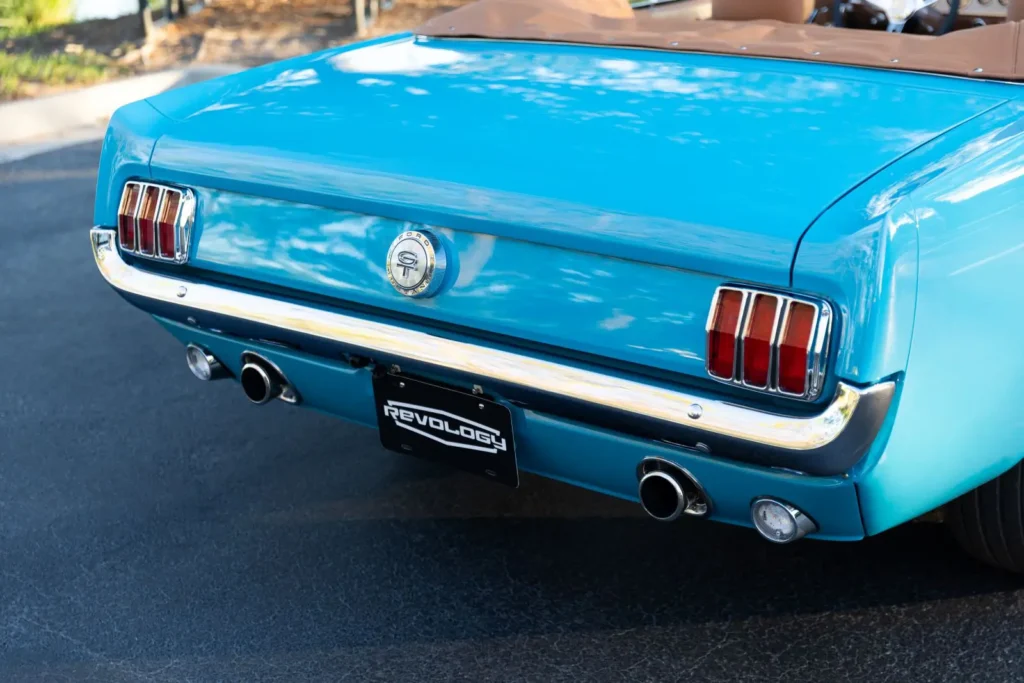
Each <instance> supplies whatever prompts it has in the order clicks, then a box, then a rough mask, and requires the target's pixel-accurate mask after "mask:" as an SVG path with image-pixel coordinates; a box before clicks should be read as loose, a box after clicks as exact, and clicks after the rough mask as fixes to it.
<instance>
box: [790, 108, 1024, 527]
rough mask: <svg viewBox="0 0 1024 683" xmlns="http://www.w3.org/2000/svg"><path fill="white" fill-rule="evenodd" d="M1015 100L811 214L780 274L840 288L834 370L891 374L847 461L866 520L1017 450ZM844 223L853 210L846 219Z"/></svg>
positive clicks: (1019, 125) (937, 498) (1020, 159)
mask: <svg viewBox="0 0 1024 683" xmlns="http://www.w3.org/2000/svg"><path fill="white" fill-rule="evenodd" d="M1022 114H1024V105H1022V104H1021V102H1019V101H1013V102H1008V103H1006V104H1004V105H1003V106H1001V107H998V108H996V109H993V110H992V111H990V112H987V113H986V114H984V115H982V116H979V117H977V118H976V119H974V120H972V121H970V122H969V123H967V124H965V125H963V126H961V127H960V128H958V129H956V130H954V131H952V132H950V133H949V134H947V135H946V136H944V137H942V138H940V139H938V140H936V141H934V142H932V143H929V144H927V145H924V146H923V147H921V148H920V149H918V150H917V151H915V152H914V153H913V154H911V155H908V156H907V157H904V158H903V159H901V160H900V161H898V162H897V163H895V164H893V165H892V166H891V167H889V168H888V169H886V170H885V171H884V172H883V173H881V174H879V175H878V176H877V177H875V178H873V179H872V180H871V181H870V182H868V183H865V184H864V185H863V186H861V187H860V188H858V189H857V190H855V191H854V192H852V193H851V194H850V195H849V196H847V197H846V198H844V200H843V201H842V202H840V203H839V204H838V205H837V206H836V207H834V208H833V209H832V210H830V211H829V212H828V213H827V214H826V215H825V216H824V217H823V218H822V219H821V220H820V221H819V222H818V223H816V224H815V225H814V226H813V227H812V228H811V229H810V231H809V232H808V233H807V235H806V236H805V238H804V241H803V243H802V245H801V248H800V250H799V252H798V254H797V257H796V259H795V263H794V276H793V284H794V286H795V287H798V288H807V289H811V290H812V291H820V292H823V293H825V294H826V295H828V296H830V297H832V298H834V299H835V300H837V301H840V302H842V303H841V308H842V311H843V313H844V315H845V317H846V319H847V320H848V321H849V324H848V325H847V327H846V328H845V330H844V333H843V336H842V338H841V339H840V342H839V344H840V346H839V349H840V350H839V352H838V357H837V358H836V368H835V371H836V374H837V375H839V376H840V377H845V378H847V379H850V380H852V381H857V380H861V381H876V380H877V379H880V378H883V377H887V376H898V377H901V382H900V384H901V386H900V391H899V395H898V397H897V401H895V402H894V407H893V408H891V411H892V412H891V414H890V416H889V424H888V426H887V430H886V431H887V433H883V435H882V436H881V437H880V438H879V439H878V441H877V442H876V443H875V445H874V447H873V448H872V450H871V451H870V452H869V454H868V455H867V457H865V459H864V460H863V461H862V462H861V463H860V464H859V465H858V466H857V467H856V468H855V469H854V471H853V472H851V475H852V478H853V480H854V481H855V482H856V485H857V490H858V493H859V495H860V499H861V505H862V510H863V515H864V523H865V528H866V532H867V533H868V534H875V533H879V532H881V531H884V530H885V529H888V528H890V527H893V526H895V525H897V524H900V523H902V522H905V521H907V520H909V519H912V518H914V517H916V516H919V515H921V514H923V513H925V512H928V511H930V510H932V509H934V508H935V507H937V506H940V505H942V504H944V503H946V502H948V501H950V500H952V499H953V498H955V497H957V496H959V495H960V494H962V493H965V492H967V491H969V490H971V489H973V488H975V487H976V486H979V485H981V484H983V483H985V482H987V481H989V480H991V479H993V478H995V477H996V476H998V475H1000V474H1002V473H1003V472H1005V471H1006V470H1007V469H1009V468H1010V467H1012V466H1013V465H1015V464H1016V463H1017V462H1019V461H1020V460H1021V458H1022V456H1024V420H1021V418H1020V405H1019V401H1018V400H1016V399H1017V397H1018V395H1019V393H1020V384H1021V378H1022V377H1024V357H1022V356H1021V355H1020V354H1018V353H1015V351H1016V349H1017V348H1018V347H1019V344H1020V339H1021V338H1022V335H1024V322H1022V320H1021V319H1020V316H1019V312H1020V311H1021V310H1022V306H1024V287H1022V285H1024V248H1022V247H1024V242H1022V240H1024V237H1022V235H1024V233H1022V226H1024V118H1022ZM851 224H852V225H862V226H863V227H861V228H860V229H858V230H850V226H851Z"/></svg>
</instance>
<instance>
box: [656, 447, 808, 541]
mask: <svg viewBox="0 0 1024 683" xmlns="http://www.w3.org/2000/svg"><path fill="white" fill-rule="evenodd" d="M637 477H638V478H639V480H640V483H639V486H638V493H639V496H640V505H641V506H642V507H643V509H644V511H645V512H646V513H647V514H648V515H650V516H651V517H653V518H654V519H657V520H659V521H662V522H672V521H674V520H677V519H679V518H680V517H682V516H683V515H689V516H692V517H706V516H707V515H708V513H709V512H711V499H710V498H709V497H708V494H707V492H706V491H705V490H704V487H703V486H701V484H700V482H699V481H697V478H696V477H694V476H693V474H691V473H690V471H689V470H687V469H685V468H683V467H680V466H679V465H676V464H675V463H673V462H670V461H668V460H664V459H662V458H645V459H644V460H643V461H642V462H641V463H640V465H639V467H637ZM750 521H751V522H752V523H753V525H754V528H755V529H756V530H757V532H758V533H759V534H760V535H761V536H762V537H763V538H765V539H767V540H769V541H771V542H772V543H792V542H793V541H797V540H799V539H801V538H803V537H804V536H806V535H807V534H809V533H812V532H814V531H817V530H818V527H817V525H816V524H815V523H814V521H813V520H811V518H810V517H808V516H807V515H806V514H804V513H803V512H802V511H801V510H799V509H798V508H796V507H794V506H792V505H790V504H789V503H786V502H783V501H781V500H777V499H775V498H770V497H767V496H762V497H759V498H755V499H754V501H753V502H752V503H751V505H750Z"/></svg>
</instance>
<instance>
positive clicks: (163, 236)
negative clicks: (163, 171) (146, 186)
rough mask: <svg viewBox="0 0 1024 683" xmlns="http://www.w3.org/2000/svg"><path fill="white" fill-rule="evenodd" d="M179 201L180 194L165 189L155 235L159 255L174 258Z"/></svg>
mask: <svg viewBox="0 0 1024 683" xmlns="http://www.w3.org/2000/svg"><path fill="white" fill-rule="evenodd" d="M180 203H181V194H180V193H178V192H177V191H175V190H167V192H166V194H165V195H164V205H163V206H162V207H160V218H159V220H157V223H156V227H157V235H158V236H159V237H158V240H157V241H158V242H159V244H158V245H157V247H158V248H159V250H160V256H163V257H166V258H174V230H175V225H176V219H177V217H178V205H179V204H180Z"/></svg>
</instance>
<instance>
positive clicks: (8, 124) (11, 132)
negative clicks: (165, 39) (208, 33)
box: [0, 64, 245, 146]
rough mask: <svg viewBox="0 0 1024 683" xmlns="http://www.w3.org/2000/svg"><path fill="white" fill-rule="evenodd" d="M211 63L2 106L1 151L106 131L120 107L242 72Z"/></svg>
mask: <svg viewBox="0 0 1024 683" xmlns="http://www.w3.org/2000/svg"><path fill="white" fill-rule="evenodd" d="M244 68H245V67H241V66H236V65H233V64H210V65H203V66H192V67H187V68H184V69H169V70H167V71H158V72H156V73H151V74H144V75H142V76H133V77H131V78H125V79H122V80H118V81H111V82H109V83H101V84H100V85H94V86H92V87H91V88H82V89H81V90H74V91H71V92H66V93H60V94H57V95H50V96H49V97H40V98H37V99H34V100H19V101H17V102H11V103H8V104H3V105H0V146H2V145H14V144H19V143H26V142H40V141H43V140H45V139H46V138H53V137H58V136H61V135H67V134H71V133H73V132H74V131H76V130H82V129H85V128H95V127H97V126H106V123H107V120H108V119H109V118H110V116H111V114H113V113H114V110H115V109H117V108H118V107H120V106H122V105H125V104H129V103H131V102H135V101H137V100H141V99H144V98H146V97H152V96H153V95H156V94H158V93H161V92H164V91H165V90H171V89H173V88H178V87H181V86H185V85H191V84H192V83H198V82H200V81H205V80H207V79H209V78H216V77H217V76H224V75H227V74H231V73H235V72H237V71H241V70H242V69H244Z"/></svg>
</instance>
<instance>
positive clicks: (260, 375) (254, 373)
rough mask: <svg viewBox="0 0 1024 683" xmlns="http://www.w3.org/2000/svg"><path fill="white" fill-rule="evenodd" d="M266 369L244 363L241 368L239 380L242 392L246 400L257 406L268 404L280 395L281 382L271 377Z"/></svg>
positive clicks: (256, 364)
mask: <svg viewBox="0 0 1024 683" xmlns="http://www.w3.org/2000/svg"><path fill="white" fill-rule="evenodd" d="M272 372H273V371H270V372H268V371H267V369H266V368H264V367H263V366H261V365H260V364H259V363H246V364H245V365H243V366H242V372H241V374H240V375H239V380H241V382H242V391H244V392H245V396H246V398H248V399H249V400H250V401H252V402H253V403H255V404H256V405H258V406H261V405H263V404H264V403H269V402H270V401H272V400H274V399H275V398H277V397H278V396H280V395H281V390H282V386H281V382H280V381H278V380H277V378H276V377H273V376H272Z"/></svg>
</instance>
